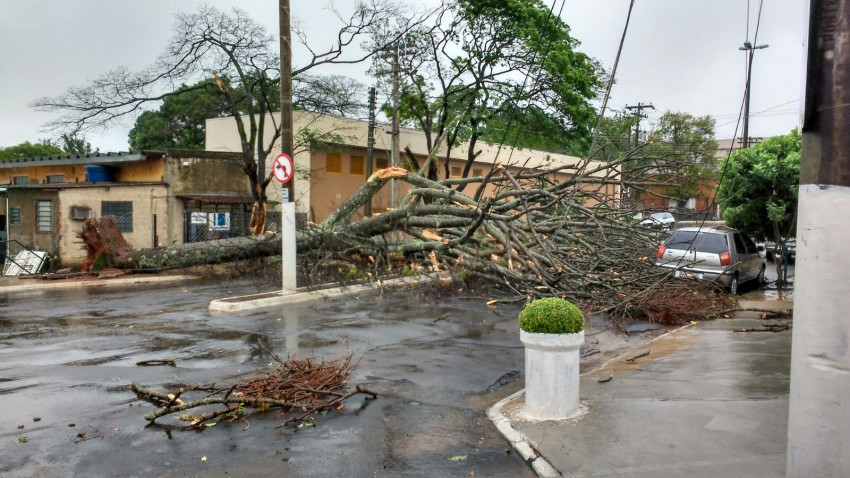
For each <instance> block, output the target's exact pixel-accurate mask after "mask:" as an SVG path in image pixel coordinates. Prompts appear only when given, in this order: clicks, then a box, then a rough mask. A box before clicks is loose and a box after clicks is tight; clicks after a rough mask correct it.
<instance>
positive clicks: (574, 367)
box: [519, 330, 584, 420]
mask: <svg viewBox="0 0 850 478" xmlns="http://www.w3.org/2000/svg"><path fill="white" fill-rule="evenodd" d="M519 338H520V341H522V344H523V345H525V409H524V410H523V414H524V415H525V416H527V417H528V418H532V419H541V420H563V419H566V418H570V417H573V416H575V415H576V414H578V412H579V395H578V387H579V349H580V348H581V344H583V343H584V331H581V332H578V333H575V334H535V333H529V332H526V331H524V330H520V332H519Z"/></svg>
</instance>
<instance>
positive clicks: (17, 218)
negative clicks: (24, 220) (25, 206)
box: [9, 207, 21, 224]
mask: <svg viewBox="0 0 850 478" xmlns="http://www.w3.org/2000/svg"><path fill="white" fill-rule="evenodd" d="M20 223H21V208H19V207H10V208H9V224H20Z"/></svg>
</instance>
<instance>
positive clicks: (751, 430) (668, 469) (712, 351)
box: [488, 301, 791, 478]
mask: <svg viewBox="0 0 850 478" xmlns="http://www.w3.org/2000/svg"><path fill="white" fill-rule="evenodd" d="M764 305H765V304H764V303H759V304H757V305H756V304H748V303H746V301H742V304H741V307H742V308H747V307H756V306H757V307H763V306H764ZM771 305H774V306H776V307H777V308H787V307H789V305H790V303H788V302H779V301H773V302H772V303H771ZM759 316H760V314H759V313H756V312H739V313H738V314H736V316H735V317H734V318H732V319H721V320H716V321H712V322H703V323H700V324H698V325H696V326H688V327H683V328H680V329H677V330H675V331H673V332H671V333H669V334H667V335H664V336H662V337H659V338H657V339H655V340H654V341H652V342H649V343H647V344H645V345H643V346H641V347H639V348H637V349H634V350H632V351H630V352H628V353H626V354H623V355H622V356H620V357H618V358H616V359H614V360H611V361H609V362H608V363H606V364H605V365H603V366H602V367H600V368H598V369H596V370H594V371H592V372H590V373H587V374H584V375H583V376H582V378H581V389H580V390H581V392H580V396H581V400H582V413H581V415H580V416H578V417H577V418H574V419H571V420H567V421H564V422H554V421H549V422H546V421H529V420H527V419H524V418H523V417H522V414H521V412H522V407H523V396H522V392H519V393H517V394H515V395H513V396H511V397H508V398H506V399H505V400H503V401H501V402H499V403H497V404H496V405H494V406H493V407H492V408H491V409H490V410H489V411H488V416H489V417H490V419H491V420H492V421H493V422H494V423H495V424H496V426H497V427H498V428H499V430H500V431H501V432H502V434H503V435H505V437H506V438H507V439H508V440H509V441H510V442H511V444H512V445H513V446H514V448H515V449H516V450H517V451H518V452H519V453H520V454H521V455H522V456H523V457H524V458H526V460H528V461H529V463H531V464H532V466H533V467H534V469H535V471H537V473H538V474H539V475H540V476H567V477H596V476H616V477H653V478H656V477H662V476H663V477H687V478H697V477H721V476H722V477H781V476H784V472H785V446H786V433H787V415H788V390H789V368H790V359H791V331H790V330H786V331H781V332H734V330H740V329H744V328H746V329H753V328H762V327H763V326H764V325H765V324H766V323H777V322H779V321H775V320H761V319H760V318H759ZM784 322H785V323H790V322H788V321H784ZM647 351H649V354H648V355H646V356H644V357H641V358H638V359H636V360H635V361H634V362H635V363H634V364H630V363H628V362H627V361H626V360H627V359H629V358H632V357H635V356H639V355H641V354H642V353H644V352H647ZM612 376H613V378H612V379H611V380H610V381H607V382H604V383H600V381H601V380H605V379H608V378H609V377H612Z"/></svg>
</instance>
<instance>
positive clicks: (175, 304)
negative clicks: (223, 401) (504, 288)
mask: <svg viewBox="0 0 850 478" xmlns="http://www.w3.org/2000/svg"><path fill="white" fill-rule="evenodd" d="M224 287H225V285H220V284H200V285H199V284H193V285H190V286H182V287H181V286H175V287H171V288H167V287H163V288H158V289H154V288H150V287H146V288H145V290H137V289H134V288H127V289H120V290H109V291H105V290H101V291H90V290H76V291H75V290H63V291H52V292H49V293H48V292H39V291H33V292H27V293H21V294H16V295H14V296H5V297H3V300H2V301H0V409H2V410H4V413H2V414H0V455H2V456H3V457H4V459H3V460H0V475H3V476H32V475H42V476H115V475H121V476H194V475H199V474H200V475H205V476H217V474H218V475H220V476H224V474H223V473H229V474H230V475H233V474H239V475H247V476H265V475H269V476H272V475H273V476H280V475H281V474H285V475H290V476H308V475H309V476H342V475H345V474H347V475H348V476H365V475H369V476H434V474H438V475H444V474H448V475H459V476H460V475H467V473H469V472H474V473H477V476H533V474H532V473H531V472H530V470H529V469H528V467H527V466H526V465H525V463H524V462H522V460H521V459H519V458H518V457H516V456H515V455H513V454H509V453H506V452H505V449H506V448H508V447H507V444H506V443H505V442H504V440H503V439H502V438H501V437H500V436H499V435H498V434H497V433H496V431H495V428H493V427H492V426H491V425H490V424H489V422H487V420H486V417H485V414H484V410H485V409H486V407H487V406H488V405H490V404H492V403H495V402H496V401H497V400H499V399H500V398H502V397H503V396H504V395H506V394H508V393H509V392H511V391H513V389H514V388H515V387H514V386H513V382H514V378H516V377H515V375H510V374H509V372H511V371H514V370H518V369H521V367H522V353H523V349H522V346H521V344H520V343H519V339H518V331H517V328H516V321H515V317H516V313H517V312H518V309H510V308H504V309H489V308H487V307H486V306H485V305H484V304H483V302H484V301H483V300H480V301H460V300H439V301H433V300H431V299H429V298H427V297H424V296H419V295H416V293H413V292H408V293H401V294H395V295H384V296H381V297H368V296H363V297H361V298H359V299H351V298H349V299H346V300H338V301H321V302H315V303H302V304H294V305H292V306H287V307H285V308H276V309H265V310H261V311H256V312H251V313H241V314H211V313H209V312H208V310H207V304H208V303H209V301H210V300H212V299H217V298H221V297H222V296H224V295H225V290H224ZM226 287H227V288H228V289H229V290H228V291H227V292H228V295H241V294H248V293H253V292H256V286H255V285H254V284H252V283H250V282H245V283H228V284H226ZM260 344H263V345H264V346H265V347H268V348H269V349H271V350H273V351H275V353H277V354H278V355H281V356H286V355H297V356H301V357H305V356H312V355H315V356H317V357H328V358H334V357H337V356H339V355H340V354H342V353H344V352H345V351H346V350H349V349H350V350H352V351H354V352H355V354H356V355H357V356H359V357H360V364H359V367H358V368H357V369H356V370H355V374H354V376H353V377H352V382H353V383H361V384H367V385H368V386H370V387H373V388H375V389H376V390H377V391H378V392H379V394H380V395H379V399H378V400H376V401H375V402H374V403H371V404H370V403H366V402H357V401H355V402H350V403H348V404H347V406H346V408H345V409H344V410H342V411H340V412H339V413H332V414H329V415H327V416H326V417H322V418H321V419H320V421H319V424H318V425H319V426H318V427H317V428H315V429H309V430H304V429H295V430H292V429H281V428H277V426H278V425H279V424H280V423H281V422H282V420H281V419H280V418H279V417H277V416H275V415H274V414H272V413H271V412H269V415H270V416H267V417H261V416H254V417H250V418H249V420H246V421H245V422H244V423H243V422H234V423H233V424H220V425H219V426H217V427H215V429H210V430H205V431H204V432H203V433H198V432H195V431H191V432H183V431H179V430H169V429H167V428H165V429H160V428H157V427H153V428H151V427H145V425H146V422H145V420H143V419H142V418H141V415H142V414H144V413H146V412H148V411H150V410H151V409H152V408H151V406H150V405H148V404H146V403H142V402H139V401H137V400H136V399H135V396H133V395H132V394H131V393H130V392H129V391H128V390H127V385H128V384H129V383H130V382H139V383H142V384H145V385H147V386H151V387H155V388H160V389H164V388H165V387H168V386H171V387H173V388H176V387H177V386H178V385H181V384H212V383H224V382H227V381H229V380H233V379H236V378H238V377H244V376H247V375H249V374H254V373H257V371H258V370H262V368H263V367H267V366H269V363H270V362H271V360H270V358H269V357H268V356H267V354H266V353H265V352H264V350H263V348H262V346H260ZM152 359H174V360H176V363H177V367H137V366H135V363H136V362H138V361H140V360H152ZM505 376H509V377H510V379H505V380H504V382H505V383H504V384H500V386H498V387H495V388H493V389H492V390H493V391H489V392H488V391H487V390H488V387H491V386H493V384H494V383H497V382H498V381H499V380H500V379H501V378H503V377H505ZM34 417H39V418H40V420H39V421H38V422H34V421H33V419H34ZM21 425H23V428H22V429H19V428H18V427H19V426H21ZM71 425H73V426H71ZM246 428H247V429H246ZM164 430H168V433H164ZM80 434H82V437H84V438H86V439H84V440H82V439H81V438H80ZM24 436H25V437H26V438H27V442H26V443H18V442H17V441H16V440H17V438H19V437H24ZM456 455H466V456H467V457H468V458H467V459H465V460H464V461H462V462H461V461H452V460H450V459H449V458H451V457H452V456H456ZM203 456H206V457H207V460H206V461H201V457H203ZM283 458H286V460H285V461H284V460H283ZM341 470H342V471H341Z"/></svg>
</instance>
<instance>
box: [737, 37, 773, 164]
mask: <svg viewBox="0 0 850 478" xmlns="http://www.w3.org/2000/svg"><path fill="white" fill-rule="evenodd" d="M768 46H769V45H767V44H764V45H757V46H753V44H752V43H750V42H748V41H746V42H744V46H742V47H738V49H739V50H743V51H746V52H747V87H746V89H745V90H744V145H743V147H744V148H749V147H750V90H751V89H752V88H751V87H752V83H753V82H752V77H753V53H754V52H755V51H756V50H761V49H763V48H767V47H768Z"/></svg>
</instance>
